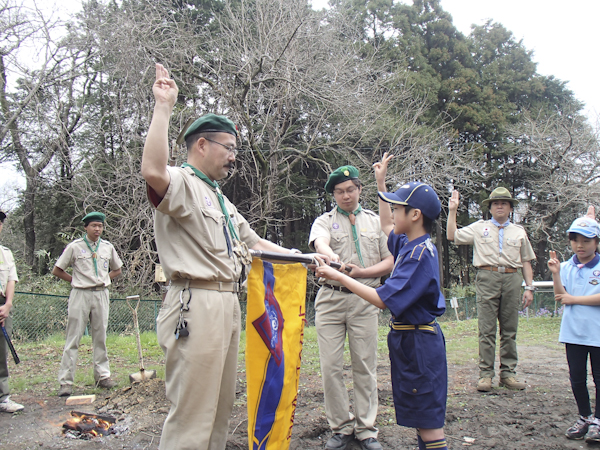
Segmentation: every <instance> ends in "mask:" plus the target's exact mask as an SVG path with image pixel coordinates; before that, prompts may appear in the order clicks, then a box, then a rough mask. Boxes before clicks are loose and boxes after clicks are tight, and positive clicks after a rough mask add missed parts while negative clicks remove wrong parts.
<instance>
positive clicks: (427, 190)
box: [378, 181, 442, 220]
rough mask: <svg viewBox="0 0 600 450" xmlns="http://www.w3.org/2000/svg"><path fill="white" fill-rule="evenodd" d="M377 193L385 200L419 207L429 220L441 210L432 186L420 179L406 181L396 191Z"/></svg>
mask: <svg viewBox="0 0 600 450" xmlns="http://www.w3.org/2000/svg"><path fill="white" fill-rule="evenodd" d="M378 194H379V197H381V199H382V200H383V201H385V202H388V203H392V204H394V205H405V206H406V205H408V206H410V207H412V208H415V209H420V210H421V212H422V213H423V215H424V216H426V217H428V218H429V219H431V220H435V219H437V218H438V216H439V215H440V211H441V210H442V204H441V203H440V199H439V198H438V196H437V194H436V193H435V191H434V190H433V188H432V187H431V186H429V185H428V184H425V183H421V182H420V181H412V182H410V183H406V184H405V185H403V186H401V187H400V188H399V189H398V190H397V191H396V192H391V193H390V192H378Z"/></svg>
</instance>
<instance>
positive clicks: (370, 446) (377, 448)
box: [360, 437, 383, 450]
mask: <svg viewBox="0 0 600 450" xmlns="http://www.w3.org/2000/svg"><path fill="white" fill-rule="evenodd" d="M360 448H361V449H362V450H383V447H382V446H381V444H380V443H379V442H378V441H377V439H375V438H374V437H370V438H366V439H363V440H362V441H360Z"/></svg>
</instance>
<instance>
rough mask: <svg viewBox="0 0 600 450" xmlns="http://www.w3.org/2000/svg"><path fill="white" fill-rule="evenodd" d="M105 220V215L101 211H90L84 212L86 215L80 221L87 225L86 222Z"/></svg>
mask: <svg viewBox="0 0 600 450" xmlns="http://www.w3.org/2000/svg"><path fill="white" fill-rule="evenodd" d="M105 220H106V215H104V214H102V213H101V212H95V211H94V212H91V213H89V214H86V216H85V217H84V218H83V219H81V221H82V222H83V224H84V226H86V227H87V226H88V224H89V223H90V222H102V223H104V221H105Z"/></svg>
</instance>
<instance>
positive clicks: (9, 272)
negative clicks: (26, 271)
mask: <svg viewBox="0 0 600 450" xmlns="http://www.w3.org/2000/svg"><path fill="white" fill-rule="evenodd" d="M9 281H15V282H18V281H19V277H18V276H17V267H16V266H15V259H14V258H13V254H12V252H11V251H10V250H9V249H8V248H6V247H4V246H2V245H0V292H1V293H2V295H3V296H6V285H7V284H8V282H9Z"/></svg>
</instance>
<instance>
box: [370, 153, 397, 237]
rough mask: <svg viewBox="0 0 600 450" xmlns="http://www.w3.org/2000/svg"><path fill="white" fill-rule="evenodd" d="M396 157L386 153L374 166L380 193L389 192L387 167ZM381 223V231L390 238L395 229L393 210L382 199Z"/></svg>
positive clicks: (380, 206) (380, 200)
mask: <svg viewBox="0 0 600 450" xmlns="http://www.w3.org/2000/svg"><path fill="white" fill-rule="evenodd" d="M393 157H394V155H390V154H388V152H385V153H384V154H383V157H382V158H381V161H379V162H376V163H375V164H373V170H374V171H375V180H376V181H377V190H378V191H379V192H387V188H386V187H385V177H386V175H387V166H388V163H389V161H390V159H392V158H393ZM379 222H380V223H381V230H382V231H383V232H384V233H385V235H386V236H389V235H390V233H391V231H392V230H393V229H394V221H393V219H392V210H391V208H390V204H389V203H387V202H384V201H383V200H382V199H381V197H380V198H379Z"/></svg>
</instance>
